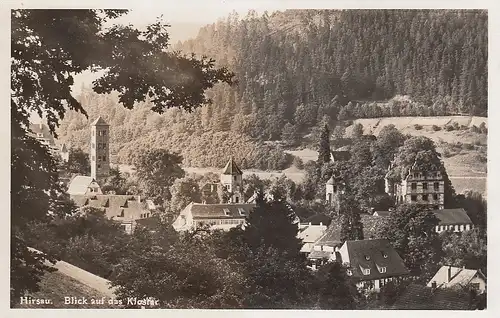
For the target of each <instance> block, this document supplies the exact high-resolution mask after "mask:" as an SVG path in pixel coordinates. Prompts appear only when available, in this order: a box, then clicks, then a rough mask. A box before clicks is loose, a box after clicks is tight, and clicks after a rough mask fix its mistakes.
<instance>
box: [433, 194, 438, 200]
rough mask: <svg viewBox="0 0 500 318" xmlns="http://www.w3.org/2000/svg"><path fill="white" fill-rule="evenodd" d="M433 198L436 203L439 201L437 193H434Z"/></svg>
mask: <svg viewBox="0 0 500 318" xmlns="http://www.w3.org/2000/svg"><path fill="white" fill-rule="evenodd" d="M432 198H433V199H434V201H436V200H437V199H438V195H437V193H434V194H433V195H432Z"/></svg>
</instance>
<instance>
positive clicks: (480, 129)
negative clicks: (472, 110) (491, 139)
mask: <svg viewBox="0 0 500 318" xmlns="http://www.w3.org/2000/svg"><path fill="white" fill-rule="evenodd" d="M479 132H481V134H487V133H488V128H486V124H485V123H484V121H483V122H482V123H481V125H479Z"/></svg>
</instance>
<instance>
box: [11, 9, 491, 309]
mask: <svg viewBox="0 0 500 318" xmlns="http://www.w3.org/2000/svg"><path fill="white" fill-rule="evenodd" d="M132 13H133V11H128V10H98V9H88V10H87V9H85V10H84V9H78V10H77V9H43V10H42V9H38V10H30V9H15V10H12V11H11V143H12V145H11V238H10V239H11V262H10V306H11V308H113V309H125V308H146V309H148V308H179V309H185V308H197V309H327V310H328V309H331V310H336V309H344V310H360V309H361V310H378V309H393V310H398V309H426V310H434V309H442V310H482V309H485V308H486V295H487V284H486V281H487V279H486V275H487V217H486V215H487V191H486V177H487V135H488V118H487V115H488V80H487V79H488V49H487V48H488V13H487V11H486V10H450V9H446V10H444V9H443V10H402V9H400V10H373V9H372V10H332V9H321V10H319V9H314V10H312V9H285V8H284V9H283V10H276V11H269V12H268V11H262V12H261V11H256V10H248V11H245V12H237V11H233V12H232V13H229V14H228V13H226V12H224V13H221V14H220V16H219V17H218V18H217V19H214V21H212V22H207V23H205V22H203V23H201V22H200V23H198V24H196V23H195V22H192V23H191V22H190V28H187V27H186V28H185V27H181V26H177V27H176V23H175V21H174V22H170V21H168V19H166V18H162V17H161V12H155V16H154V18H152V19H150V18H148V17H146V16H145V17H144V21H141V23H130V21H128V20H127V16H128V15H129V14H132ZM157 16H159V17H158V18H157ZM170 24H171V25H170ZM188 29H189V30H190V31H189V32H187V30H188ZM193 30H194V31H193ZM183 31H184V32H183Z"/></svg>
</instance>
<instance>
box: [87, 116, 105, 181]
mask: <svg viewBox="0 0 500 318" xmlns="http://www.w3.org/2000/svg"><path fill="white" fill-rule="evenodd" d="M90 129H91V134H90V176H91V177H92V178H94V179H95V180H99V179H102V178H104V177H107V176H108V175H109V125H108V124H107V123H106V122H105V121H104V120H103V119H102V118H101V117H98V118H97V119H96V120H95V121H94V122H93V123H92V124H91V128H90Z"/></svg>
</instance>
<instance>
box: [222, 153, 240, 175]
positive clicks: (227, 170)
mask: <svg viewBox="0 0 500 318" xmlns="http://www.w3.org/2000/svg"><path fill="white" fill-rule="evenodd" d="M222 174H230V175H242V174H243V172H241V170H240V168H238V166H237V165H236V162H234V158H233V157H231V159H229V161H228V162H227V164H226V166H225V167H224V170H223V172H222Z"/></svg>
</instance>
